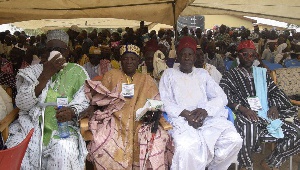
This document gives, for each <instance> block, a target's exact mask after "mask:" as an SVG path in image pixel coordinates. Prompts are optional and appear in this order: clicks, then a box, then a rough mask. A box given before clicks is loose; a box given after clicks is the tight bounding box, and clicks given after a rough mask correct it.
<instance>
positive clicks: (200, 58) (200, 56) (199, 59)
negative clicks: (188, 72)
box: [195, 45, 222, 84]
mask: <svg viewBox="0 0 300 170" xmlns="http://www.w3.org/2000/svg"><path fill="white" fill-rule="evenodd" d="M195 67H196V68H203V69H205V70H206V71H207V72H208V73H209V75H210V76H211V77H212V78H213V79H214V80H215V81H216V83H218V84H219V83H220V80H221V78H222V74H221V73H220V72H219V71H218V70H217V68H216V67H215V66H213V65H211V64H208V63H205V60H204V53H203V51H202V50H201V48H200V46H199V45H197V51H196V61H195Z"/></svg>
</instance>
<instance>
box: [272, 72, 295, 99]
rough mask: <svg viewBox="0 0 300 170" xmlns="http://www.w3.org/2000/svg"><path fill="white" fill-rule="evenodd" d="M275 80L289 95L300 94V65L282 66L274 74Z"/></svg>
mask: <svg viewBox="0 0 300 170" xmlns="http://www.w3.org/2000/svg"><path fill="white" fill-rule="evenodd" d="M272 77H274V82H275V83H276V84H277V86H278V87H279V88H280V89H281V90H283V91H284V93H285V94H286V95H287V96H292V95H296V94H300V88H299V87H300V67H297V68H281V69H278V70H276V71H275V75H274V73H273V74H272Z"/></svg>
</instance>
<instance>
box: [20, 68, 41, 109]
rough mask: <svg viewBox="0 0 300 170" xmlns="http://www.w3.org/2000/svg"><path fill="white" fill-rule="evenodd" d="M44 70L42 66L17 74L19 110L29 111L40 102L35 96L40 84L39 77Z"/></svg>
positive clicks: (22, 70) (23, 70)
mask: <svg viewBox="0 0 300 170" xmlns="http://www.w3.org/2000/svg"><path fill="white" fill-rule="evenodd" d="M42 70H43V66H42V65H40V64H37V65H34V66H31V67H28V68H26V69H20V70H19V73H18V74H17V77H16V78H17V83H16V84H17V90H18V94H17V96H16V105H17V106H18V108H19V109H21V110H24V111H29V110H30V109H32V108H33V107H34V106H35V105H36V103H37V102H38V98H37V97H36V96H35V92H34V89H35V86H36V85H38V84H39V81H38V77H39V75H40V74H41V72H42Z"/></svg>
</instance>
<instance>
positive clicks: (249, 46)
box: [236, 40, 256, 51]
mask: <svg viewBox="0 0 300 170" xmlns="http://www.w3.org/2000/svg"><path fill="white" fill-rule="evenodd" d="M242 49H253V50H256V48H255V45H254V42H253V41H251V40H245V41H241V42H240V44H239V46H238V47H237V49H236V50H237V51H241V50H242Z"/></svg>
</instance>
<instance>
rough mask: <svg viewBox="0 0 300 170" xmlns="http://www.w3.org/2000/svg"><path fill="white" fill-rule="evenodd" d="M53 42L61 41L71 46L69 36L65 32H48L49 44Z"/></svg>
mask: <svg viewBox="0 0 300 170" xmlns="http://www.w3.org/2000/svg"><path fill="white" fill-rule="evenodd" d="M51 40H60V41H62V42H64V43H66V44H69V35H68V34H67V33H66V32H65V31H63V30H50V31H48V32H47V42H49V41H51Z"/></svg>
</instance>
